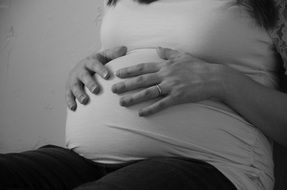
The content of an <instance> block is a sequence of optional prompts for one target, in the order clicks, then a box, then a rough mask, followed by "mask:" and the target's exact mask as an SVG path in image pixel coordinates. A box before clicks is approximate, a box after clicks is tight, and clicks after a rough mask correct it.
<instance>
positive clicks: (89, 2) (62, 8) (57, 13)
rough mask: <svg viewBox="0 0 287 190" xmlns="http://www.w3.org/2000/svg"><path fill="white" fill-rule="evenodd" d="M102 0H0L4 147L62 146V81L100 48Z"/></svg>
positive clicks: (0, 137)
mask: <svg viewBox="0 0 287 190" xmlns="http://www.w3.org/2000/svg"><path fill="white" fill-rule="evenodd" d="M102 4H103V1H102V0H0V45H1V46H0V48H1V49H0V153H3V152H14V151H22V150H27V149H34V148H37V147H39V146H41V145H44V144H56V145H60V146H64V131H65V114H66V107H65V102H64V94H65V93H64V84H65V80H66V77H67V75H68V72H69V70H70V69H71V67H72V66H73V65H74V64H76V63H77V62H78V61H79V60H80V59H82V58H84V57H85V56H87V55H89V54H90V53H91V52H93V51H97V50H98V49H99V46H100V44H99V26H100V20H101V14H102Z"/></svg>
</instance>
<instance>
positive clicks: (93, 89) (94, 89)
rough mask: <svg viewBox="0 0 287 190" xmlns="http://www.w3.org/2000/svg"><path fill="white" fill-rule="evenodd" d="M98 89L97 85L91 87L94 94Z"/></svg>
mask: <svg viewBox="0 0 287 190" xmlns="http://www.w3.org/2000/svg"><path fill="white" fill-rule="evenodd" d="M99 91H100V88H99V87H98V86H94V87H93V88H92V93H94V94H98V93H99Z"/></svg>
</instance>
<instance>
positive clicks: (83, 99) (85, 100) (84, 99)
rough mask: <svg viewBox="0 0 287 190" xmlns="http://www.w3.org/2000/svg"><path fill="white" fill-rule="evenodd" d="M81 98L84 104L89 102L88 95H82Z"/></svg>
mask: <svg viewBox="0 0 287 190" xmlns="http://www.w3.org/2000/svg"><path fill="white" fill-rule="evenodd" d="M80 100H81V103H83V104H86V103H88V97H87V96H82V97H81V98H80Z"/></svg>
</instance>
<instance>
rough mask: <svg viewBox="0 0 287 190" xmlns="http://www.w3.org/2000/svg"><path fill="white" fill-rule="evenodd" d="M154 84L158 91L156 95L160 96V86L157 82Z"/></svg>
mask: <svg viewBox="0 0 287 190" xmlns="http://www.w3.org/2000/svg"><path fill="white" fill-rule="evenodd" d="M155 86H156V88H157V91H158V96H161V95H162V90H161V88H160V86H159V85H158V84H157V85H155Z"/></svg>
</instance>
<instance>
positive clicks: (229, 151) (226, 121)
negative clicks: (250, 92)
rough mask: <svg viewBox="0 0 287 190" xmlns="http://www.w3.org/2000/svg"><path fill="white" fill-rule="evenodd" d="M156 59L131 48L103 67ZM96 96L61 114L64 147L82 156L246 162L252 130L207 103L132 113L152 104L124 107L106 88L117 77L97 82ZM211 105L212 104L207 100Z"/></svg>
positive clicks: (111, 160)
mask: <svg viewBox="0 0 287 190" xmlns="http://www.w3.org/2000/svg"><path fill="white" fill-rule="evenodd" d="M154 61H162V60H161V59H160V58H159V57H158V56H157V54H156V51H155V50H153V49H148V50H136V51H133V52H130V53H129V54H127V55H126V56H123V57H120V58H118V59H115V60H113V61H111V62H109V63H108V65H107V67H108V68H109V69H110V70H111V71H116V70H117V69H119V68H123V67H127V66H131V65H135V64H138V63H143V62H154ZM97 80H98V81H99V83H100V84H101V86H102V93H101V94H99V95H93V94H91V93H90V92H89V91H88V90H86V92H87V93H88V95H89V96H90V102H89V104H88V105H86V106H83V105H81V104H78V108H77V111H76V112H71V111H69V110H68V111H67V123H66V143H67V146H68V147H69V148H72V149H74V150H75V151H76V152H78V153H79V154H82V155H83V156H85V157H86V158H89V159H92V160H94V161H98V162H105V163H118V162H124V161H128V160H135V159H142V158H146V157H152V156H185V157H194V158H200V159H202V158H204V159H223V160H236V161H237V162H246V161H247V160H249V159H250V157H249V156H250V155H249V154H250V151H251V149H252V145H253V144H254V141H255V137H256V135H257V130H256V129H255V128H253V127H252V126H251V125H249V124H248V123H247V122H245V121H244V120H243V119H241V118H240V117H238V116H236V115H234V114H232V113H229V112H226V111H224V110H220V109H218V108H216V107H212V106H210V105H209V104H210V102H208V101H207V102H202V103H197V104H193V103H190V104H184V105H177V106H173V107H170V108H168V109H166V110H163V111H161V112H159V113H157V114H155V115H152V116H149V117H139V116H138V110H139V109H140V108H142V107H144V106H147V105H149V104H151V103H153V102H154V101H156V100H151V101H148V102H144V103H141V104H138V105H135V106H132V107H129V108H125V107H122V106H120V104H119V99H120V96H121V95H117V94H114V93H112V91H111V87H112V85H113V84H115V83H116V82H119V81H120V80H121V79H119V78H117V77H114V76H113V77H112V78H111V79H110V80H102V79H101V78H97ZM211 104H212V102H211Z"/></svg>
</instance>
